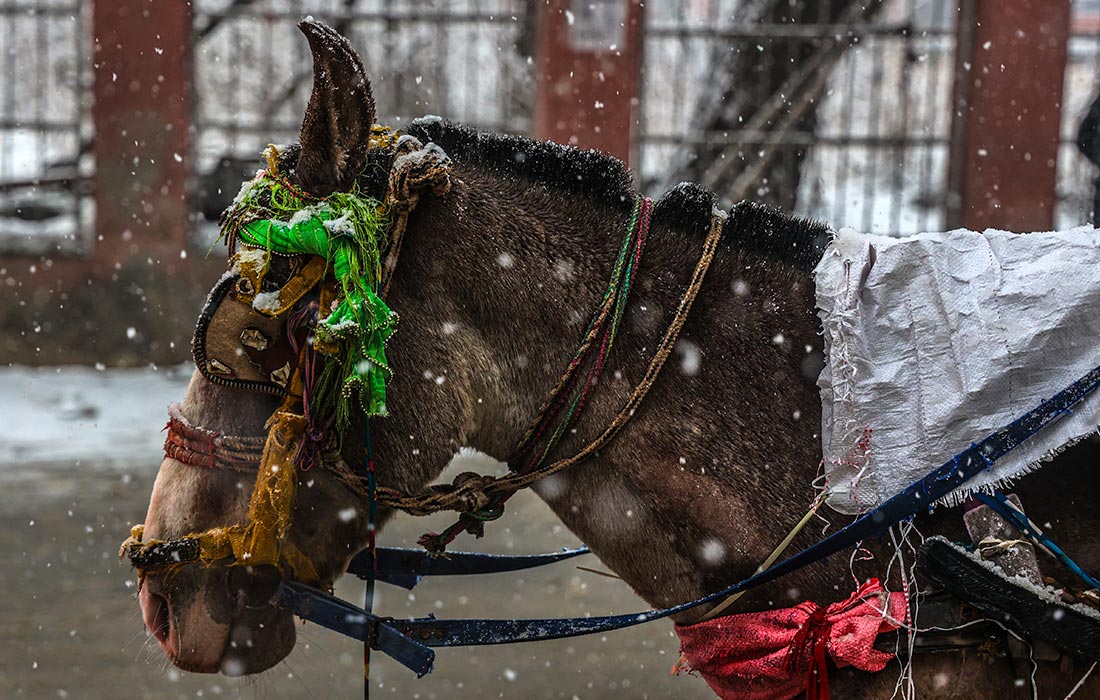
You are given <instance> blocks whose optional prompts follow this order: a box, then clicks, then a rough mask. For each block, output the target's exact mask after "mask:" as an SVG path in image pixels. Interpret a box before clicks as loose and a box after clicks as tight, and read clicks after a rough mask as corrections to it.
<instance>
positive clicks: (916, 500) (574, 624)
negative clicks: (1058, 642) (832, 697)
mask: <svg viewBox="0 0 1100 700" xmlns="http://www.w3.org/2000/svg"><path fill="white" fill-rule="evenodd" d="M1098 386H1100V367H1097V368H1095V369H1093V370H1092V371H1090V372H1088V373H1087V374H1086V375H1084V376H1082V377H1081V378H1080V379H1078V380H1077V381H1075V382H1074V383H1073V384H1071V385H1070V386H1069V387H1067V388H1066V389H1063V390H1062V391H1061V392H1059V393H1058V394H1057V395H1056V396H1054V397H1053V398H1051V399H1049V400H1047V401H1044V402H1043V403H1042V404H1040V405H1039V406H1038V407H1036V408H1035V409H1033V410H1032V411H1030V412H1028V413H1026V414H1024V415H1023V416H1021V417H1019V418H1017V419H1016V420H1015V421H1013V422H1012V423H1010V424H1008V425H1006V426H1004V427H1003V428H1000V429H999V430H996V431H994V432H993V433H992V434H990V435H988V436H986V437H985V439H983V440H982V441H981V442H977V443H973V444H971V446H970V447H969V448H967V449H966V450H964V451H963V452H960V453H959V454H958V455H956V456H955V457H953V458H952V459H950V460H948V461H947V462H945V463H944V464H942V465H941V466H939V467H938V468H936V469H934V470H932V471H931V472H929V473H928V474H927V475H926V476H925V477H923V478H922V479H920V480H918V481H915V482H913V483H912V484H910V485H909V486H908V487H907V488H906V489H905V490H904V491H902V492H901V493H899V494H897V495H896V496H893V497H892V498H890V499H888V500H886V501H885V502H883V503H882V505H880V506H879V507H878V508H876V509H875V510H873V511H871V512H870V513H867V514H865V515H863V516H861V517H859V518H857V519H856V520H855V521H853V522H852V523H851V524H849V525H848V526H846V527H844V528H842V529H840V530H838V531H836V532H835V533H833V534H832V535H830V536H828V537H826V538H825V539H823V540H820V541H818V542H817V543H815V544H813V545H811V546H809V547H807V548H806V549H804V550H802V551H801V552H798V553H797V554H794V555H793V556H791V557H789V558H787V559H785V560H783V561H781V562H779V563H778V564H775V565H774V566H772V567H770V568H768V569H766V570H764V571H762V572H760V573H757V574H755V575H753V576H750V577H749V578H747V579H744V580H743V581H738V582H737V583H735V584H733V585H731V586H728V587H726V588H724V589H722V590H720V591H716V592H714V593H711V594H710V595H707V596H704V597H702V598H699V599H697V600H693V601H689V602H687V603H682V604H680V605H675V606H673V607H670V608H663V609H660V610H648V611H645V612H641V613H635V614H628V615H610V616H604V617H586V618H565V619H532V620H497V619H481V620H478V619H466V620H462V619H458V620H437V619H435V618H432V617H429V618H421V619H410V620H391V619H388V618H373V619H371V617H370V616H368V617H366V618H364V616H365V615H367V613H366V612H365V611H362V610H359V609H358V608H355V606H352V605H350V604H348V603H343V601H339V602H340V603H341V604H342V605H343V606H345V607H343V608H342V611H343V613H344V614H345V615H347V616H348V617H349V619H354V621H355V622H354V624H351V623H349V624H348V625H344V626H341V625H340V624H339V621H336V620H333V619H332V618H333V616H332V615H331V614H328V615H327V616H326V617H324V618H322V619H318V618H320V617H321V616H320V614H319V612H318V610H317V609H316V607H315V606H312V605H310V604H298V605H295V606H293V609H294V610H295V612H296V613H297V614H299V615H300V616H302V617H304V618H305V619H307V620H313V621H316V622H318V623H319V624H322V625H325V626H326V627H329V628H330V629H333V630H336V631H337V632H341V633H342V634H346V635H349V636H352V637H355V638H356V639H364V638H365V637H366V638H368V639H369V636H368V635H366V634H365V633H364V632H363V628H364V626H366V627H371V626H373V627H376V628H378V630H379V632H378V634H377V635H376V636H375V639H374V645H375V648H377V649H379V650H380V651H383V652H385V653H387V654H390V655H391V656H393V655H394V654H393V653H392V651H391V649H396V650H397V651H400V652H402V653H405V652H407V648H408V643H411V644H416V645H417V647H450V646H471V645H487V644H507V643H511V642H531V641H538V640H548V639H559V638H562V637H575V636H580V635H585V634H593V633H598V632H608V631H611V630H617V629H623V628H626V627H633V626H634V625H639V624H642V623H645V622H649V621H651V620H658V619H661V618H665V617H669V616H671V615H675V614H677V613H680V612H684V611H686V610H690V609H692V608H695V607H698V606H700V605H705V604H707V603H713V602H717V601H719V600H722V599H723V598H725V597H727V596H729V595H731V594H733V593H737V592H739V591H743V590H748V589H750V588H753V587H755V586H759V585H761V584H764V583H767V582H769V581H772V580H774V579H776V578H779V577H780V576H783V575H784V574H787V573H790V572H792V571H795V570H797V569H799V568H802V567H803V566H806V565H807V564H811V563H813V562H815V561H818V560H819V559H823V558H825V557H827V556H830V555H832V554H835V553H836V552H838V551H840V550H842V549H846V548H847V547H850V546H852V545H855V544H856V543H858V542H860V541H862V540H865V539H867V538H869V537H872V536H874V535H877V534H879V533H881V532H883V531H884V530H885V529H886V528H888V527H890V526H891V525H894V524H895V523H898V522H901V521H902V520H905V519H907V518H910V517H912V516H913V515H915V514H916V513H918V512H920V511H921V510H924V509H927V508H930V507H931V506H932V505H933V504H934V503H935V502H936V501H938V500H939V499H941V498H943V497H944V496H946V495H947V494H949V493H951V492H952V491H954V490H955V489H956V488H958V487H959V486H961V485H962V484H964V483H966V481H967V480H968V479H970V478H971V477H973V476H974V475H976V474H978V473H979V472H981V471H982V470H985V469H989V468H990V467H991V466H992V465H993V463H994V462H995V461H996V460H998V459H1000V458H1001V457H1002V456H1004V455H1005V454H1007V453H1008V452H1009V451H1011V450H1012V449H1014V448H1016V447H1018V446H1019V445H1020V444H1022V443H1023V442H1025V441H1026V440H1027V439H1028V438H1030V437H1031V436H1032V435H1034V434H1035V433H1037V432H1038V431H1040V430H1042V429H1043V428H1045V427H1046V426H1048V425H1050V424H1051V423H1053V422H1055V421H1056V420H1058V419H1059V418H1061V417H1062V416H1064V415H1067V414H1069V412H1070V409H1071V408H1072V407H1073V406H1075V405H1076V404H1077V403H1078V402H1080V401H1081V400H1082V399H1084V398H1085V397H1086V396H1088V395H1089V394H1090V393H1091V392H1093V391H1094V390H1095V389H1096V388H1097V387H1098ZM286 589H290V590H291V591H292V592H293V593H294V594H296V595H298V596H306V597H308V596H310V595H317V596H325V594H324V593H321V592H320V591H312V589H308V588H307V587H305V586H301V585H299V584H286V583H284V584H282V586H281V588H280V591H279V593H278V594H277V595H278V596H279V597H280V599H282V597H283V596H284V591H285V590H286ZM326 597H328V596H326ZM334 600H335V599H334ZM276 604H278V602H277V603H276ZM364 620H367V622H364ZM382 631H385V632H386V633H387V634H388V633H389V632H393V633H394V634H396V635H397V636H398V637H401V638H403V639H404V640H407V643H406V644H405V646H404V647H402V646H401V645H398V644H396V642H394V641H393V640H389V641H388V642H387V646H388V647H389V648H383V646H382V638H383V636H382ZM414 639H415V640H416V641H415V642H413V640H414ZM394 658H395V659H397V660H398V661H399V662H401V663H402V664H404V665H406V666H408V667H409V668H413V666H411V665H410V664H409V663H407V662H406V660H403V658H406V659H407V657H397V656H394ZM418 668H423V665H421V666H418ZM429 669H430V664H429ZM413 670H416V669H415V668H414V669H413ZM417 672H418V673H420V671H417Z"/></svg>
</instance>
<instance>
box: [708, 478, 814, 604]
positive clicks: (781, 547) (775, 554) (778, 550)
mask: <svg viewBox="0 0 1100 700" xmlns="http://www.w3.org/2000/svg"><path fill="white" fill-rule="evenodd" d="M824 502H825V494H824V493H822V494H821V495H820V496H818V497H817V498H816V499H814V502H813V505H811V506H810V509H809V510H808V511H806V514H805V515H803V516H802V519H801V520H799V521H798V522H797V523H796V524H795V526H794V527H793V528H791V531H790V532H788V533H787V536H786V537H784V538H783V540H782V541H781V542H780V543H779V544H778V545H776V547H775V549H773V550H772V553H771V554H769V555H768V558H767V559H765V560H764V563H762V564H761V565H760V566H758V567H756V571H754V572H753V576H755V575H756V574H758V573H760V572H761V571H763V570H764V569H767V568H769V567H770V566H771V565H772V564H774V563H775V560H776V559H778V558H779V555H780V554H782V553H783V552H785V551H786V550H787V547H790V546H791V542H794V538H795V537H797V536H798V533H800V532H802V529H803V528H804V527H806V524H807V523H809V522H810V519H811V518H812V517H814V514H815V513H817V509H818V508H820V507H821V504H822V503H824ZM747 592H748V591H737V592H736V593H734V594H732V595H730V596H729V597H728V598H726V599H725V600H723V601H722V602H721V603H719V604H718V605H715V606H714V607H713V608H711V609H710V610H709V611H708V612H707V614H706V615H703V616H702V617H701V618H699V622H706V621H707V620H710V619H712V618H714V617H717V616H718V614H719V613H721V612H722V611H723V610H725V609H726V608H728V607H729V606H731V605H733V604H734V603H736V602H737V601H738V599H740V598H741V596H743V595H745V593H747Z"/></svg>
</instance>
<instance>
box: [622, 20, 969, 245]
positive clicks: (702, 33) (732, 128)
mask: <svg viewBox="0 0 1100 700" xmlns="http://www.w3.org/2000/svg"><path fill="white" fill-rule="evenodd" d="M746 5H751V3H743V2H733V1H729V0H727V1H726V2H722V1H721V0H716V1H714V2H703V3H693V4H690V5H682V6H681V5H677V6H675V7H672V6H670V7H667V8H665V12H661V11H656V10H657V7H655V8H653V9H654V10H655V11H652V12H651V13H650V16H649V17H648V18H647V19H648V25H647V32H646V45H645V81H644V85H645V94H644V96H643V104H644V106H645V128H644V131H643V134H642V158H641V173H642V176H643V178H644V179H645V180H646V181H648V182H652V183H655V184H659V185H661V186H667V185H671V184H674V183H672V182H671V181H670V180H669V175H668V174H669V173H672V174H673V175H672V176H673V177H676V176H677V175H676V173H677V172H678V168H677V167H676V162H677V158H678V157H682V156H680V154H682V153H684V152H685V151H686V152H691V151H692V149H693V148H695V147H697V146H698V145H699V144H720V145H721V146H722V151H721V152H720V153H719V154H718V157H719V158H724V159H728V160H731V161H732V160H739V161H740V163H741V164H742V167H751V166H752V164H753V161H755V160H757V159H759V158H760V157H762V156H764V155H766V154H768V153H769V152H771V151H774V153H771V157H772V159H773V160H774V162H775V166H774V167H773V168H772V170H773V171H774V170H775V168H776V167H778V168H780V169H783V168H784V166H785V167H786V169H788V170H789V169H790V168H796V167H797V164H796V161H797V162H800V163H801V172H800V175H799V177H798V178H797V180H796V181H794V182H796V183H797V184H794V183H792V182H791V181H788V182H785V183H775V184H773V187H789V188H790V189H791V190H792V191H791V192H788V193H786V196H785V197H784V198H781V199H780V201H783V199H786V200H787V204H788V206H791V205H792V204H793V207H794V209H795V211H796V212H798V213H800V214H807V215H811V216H815V217H819V218H821V219H824V220H826V221H828V222H830V223H831V224H833V225H835V226H837V227H839V226H852V227H854V228H857V229H859V230H863V231H875V232H890V233H903V232H912V231H919V230H928V229H937V228H940V227H942V225H943V221H944V215H945V209H944V198H945V192H946V187H947V173H946V168H947V151H948V137H949V134H950V115H951V95H950V89H951V85H952V80H951V77H952V73H953V65H954V64H953V61H954V44H955V41H954V32H955V30H954V18H955V12H954V3H952V2H947V1H945V0H933V1H931V2H927V1H920V0H889V1H888V2H885V3H883V5H882V6H881V7H880V8H879V9H878V11H877V12H875V13H874V14H873V15H872V16H870V17H866V16H861V15H857V16H856V17H855V18H854V19H852V20H849V21H841V20H842V19H843V18H842V17H831V18H827V19H825V20H824V21H819V22H817V23H806V24H797V25H793V24H776V23H774V22H764V23H754V24H745V23H744V19H745V18H744V6H746ZM658 7H660V6H658ZM838 39H839V40H840V42H841V43H842V45H840V46H839V50H840V52H841V54H840V56H839V58H837V59H835V60H834V61H831V62H827V63H822V64H821V66H822V69H824V70H827V71H829V72H828V77H827V78H825V80H824V84H823V85H821V86H820V87H819V89H818V94H817V96H816V98H815V99H814V100H813V104H812V105H811V106H810V107H809V108H810V109H813V110H814V117H815V118H814V119H813V120H812V122H811V123H810V124H809V125H808V127H807V125H803V126H802V127H801V128H789V129H786V130H782V129H777V128H769V129H768V130H767V131H765V132H764V133H760V132H759V131H756V130H752V129H747V128H746V123H747V122H741V123H734V124H729V125H727V126H726V128H723V129H720V130H705V128H702V127H705V125H707V124H709V123H711V122H713V120H712V119H710V118H709V117H708V115H707V110H708V109H710V108H712V107H711V106H712V104H713V102H714V95H715V93H718V92H721V91H723V89H725V88H726V87H727V84H728V83H729V82H730V81H736V80H738V79H739V78H743V77H744V76H743V75H742V74H738V73H733V74H730V73H729V72H723V70H722V66H723V60H722V58H723V56H728V55H731V54H736V55H738V56H737V57H738V58H739V59H740V60H742V61H748V62H749V63H750V64H751V63H752V62H753V61H756V60H759V61H761V62H763V63H764V65H763V66H760V67H759V68H757V67H756V66H755V65H753V66H752V67H753V69H754V70H759V71H760V72H761V73H768V72H772V71H774V70H776V69H779V70H784V68H783V66H784V65H788V64H789V65H791V66H792V68H791V69H789V70H788V72H793V71H794V67H795V66H796V64H797V63H800V62H801V63H805V62H806V57H807V56H812V55H813V52H814V50H816V49H817V47H819V46H821V45H822V44H823V43H825V42H837V40H838ZM756 56H759V59H756V58H755V57H756ZM725 65H727V66H728V65H729V61H726V62H725ZM736 89H737V86H736V85H734V86H733V90H734V91H735V90H736ZM798 97H799V96H798V95H789V96H785V98H784V99H785V100H786V102H785V107H787V108H789V107H790V105H791V104H792V103H794V102H795V101H796V100H797V99H798ZM704 184H707V183H704ZM713 184H717V183H713ZM768 184H769V183H767V182H766V181H764V179H763V178H761V179H760V181H759V182H758V183H757V184H756V185H755V187H756V188H757V189H758V190H759V189H761V188H763V187H766V186H768ZM723 189H725V188H723V187H721V186H719V187H718V194H719V195H721V196H725V197H727V198H733V199H736V198H738V197H739V196H743V195H745V194H747V195H748V196H749V197H753V196H754V195H759V194H763V192H761V191H751V190H750V191H749V192H747V193H746V192H744V191H743V189H740V188H739V191H738V192H737V193H736V194H734V193H731V192H729V191H728V190H727V191H723Z"/></svg>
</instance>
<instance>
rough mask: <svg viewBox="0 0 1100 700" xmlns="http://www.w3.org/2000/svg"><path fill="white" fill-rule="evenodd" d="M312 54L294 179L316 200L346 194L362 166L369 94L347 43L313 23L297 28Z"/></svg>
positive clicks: (367, 140)
mask: <svg viewBox="0 0 1100 700" xmlns="http://www.w3.org/2000/svg"><path fill="white" fill-rule="evenodd" d="M298 29H300V30H302V33H303V34H305V35H306V39H308V40H309V48H310V51H311V53H312V54H313V94H312V95H310V98H309V105H308V106H307V107H306V115H305V118H304V119H302V131H301V134H300V136H299V142H300V143H301V146H302V150H301V154H300V155H299V156H298V165H297V167H296V168H295V175H296V178H297V180H298V184H299V185H301V186H302V188H303V189H304V190H306V191H307V192H310V193H312V194H315V195H317V196H320V197H325V196H328V195H330V194H332V193H333V192H336V191H347V190H349V189H351V186H352V184H353V183H354V181H355V176H356V175H358V174H359V172H360V171H361V170H362V169H363V166H364V165H365V164H366V161H367V148H368V146H369V144H370V127H371V124H373V123H374V95H372V94H371V87H370V81H369V80H367V75H366V73H365V72H364V70H363V62H362V61H361V60H360V59H359V55H358V54H357V53H355V50H354V49H352V48H351V44H349V43H348V40H347V39H345V38H344V37H342V36H340V34H338V33H337V32H336V30H334V29H332V28H331V27H328V26H326V25H324V24H321V23H320V22H315V21H313V19H312V18H308V19H304V20H302V21H301V22H299V23H298Z"/></svg>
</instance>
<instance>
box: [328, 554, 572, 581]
mask: <svg viewBox="0 0 1100 700" xmlns="http://www.w3.org/2000/svg"><path fill="white" fill-rule="evenodd" d="M582 554H588V548H587V547H579V548H577V549H566V550H563V551H560V552H549V553H546V554H521V555H518V556H515V555H503V554H483V553H481V552H448V553H447V556H446V557H433V556H431V555H430V554H428V552H426V551H425V550H423V549H404V548H397V547H379V548H378V549H377V550H376V553H375V561H376V565H377V571H376V576H377V578H378V580H379V581H385V582H386V583H389V584H392V585H395V586H401V587H402V588H408V589H410V590H411V589H412V588H413V587H414V586H416V584H417V583H419V582H420V579H421V578H422V577H424V576H466V575H472V574H496V573H505V572H509V571H522V570H524V569H531V568H534V567H536V566H544V565H547V564H554V563H556V562H559V561H565V560H566V559H572V558H573V557H577V556H580V555H582ZM369 571H370V568H369V557H368V556H367V555H366V553H360V554H358V555H356V556H355V557H354V558H353V559H352V560H351V563H350V564H349V565H348V571H347V572H348V573H349V574H352V575H354V576H358V577H359V578H364V577H365V576H367V575H368V574H369Z"/></svg>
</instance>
